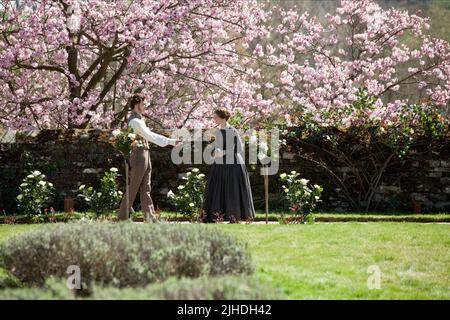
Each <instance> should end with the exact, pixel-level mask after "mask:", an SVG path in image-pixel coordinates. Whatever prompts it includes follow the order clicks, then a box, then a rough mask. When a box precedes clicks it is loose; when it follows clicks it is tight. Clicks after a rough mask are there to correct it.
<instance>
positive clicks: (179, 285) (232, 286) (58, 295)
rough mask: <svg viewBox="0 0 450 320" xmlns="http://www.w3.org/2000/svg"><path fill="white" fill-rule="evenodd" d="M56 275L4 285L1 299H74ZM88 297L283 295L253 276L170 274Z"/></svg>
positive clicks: (94, 291)
mask: <svg viewBox="0 0 450 320" xmlns="http://www.w3.org/2000/svg"><path fill="white" fill-rule="evenodd" d="M74 298H75V295H74V294H73V291H71V290H69V289H68V288H67V286H66V284H65V283H64V281H61V280H59V279H55V278H51V279H48V280H47V281H46V283H45V286H44V287H42V288H21V289H6V290H1V291H0V299H2V300H4V299H10V300H17V299H27V300H36V299H46V300H54V299H59V300H63V299H64V300H65V299H74ZM87 298H88V299H96V300H149V299H155V300H211V299H214V300H244V299H252V300H255V299H265V300H270V299H282V298H283V294H282V292H281V291H280V290H279V289H277V288H272V287H270V286H268V285H264V284H261V283H260V281H259V280H258V279H255V278H253V277H241V276H226V277H214V278H208V277H201V278H197V279H187V278H182V279H178V278H170V279H168V280H166V281H164V282H162V283H157V284H150V285H148V286H146V287H143V288H124V289H117V288H114V287H102V286H97V285H94V286H93V289H92V294H91V295H90V296H88V297H87Z"/></svg>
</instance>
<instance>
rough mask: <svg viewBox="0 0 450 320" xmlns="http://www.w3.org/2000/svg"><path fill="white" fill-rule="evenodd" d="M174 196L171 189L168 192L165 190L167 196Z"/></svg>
mask: <svg viewBox="0 0 450 320" xmlns="http://www.w3.org/2000/svg"><path fill="white" fill-rule="evenodd" d="M174 196H175V194H174V193H173V192H172V190H169V192H167V198H173V197H174Z"/></svg>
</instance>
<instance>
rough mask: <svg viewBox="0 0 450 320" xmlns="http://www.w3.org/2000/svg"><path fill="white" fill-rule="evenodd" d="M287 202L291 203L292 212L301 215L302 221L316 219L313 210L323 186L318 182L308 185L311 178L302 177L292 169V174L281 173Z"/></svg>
mask: <svg viewBox="0 0 450 320" xmlns="http://www.w3.org/2000/svg"><path fill="white" fill-rule="evenodd" d="M280 178H281V181H282V182H283V183H284V184H285V185H283V186H282V188H283V191H284V196H285V199H286V202H287V203H288V204H289V206H290V208H291V210H292V212H293V213H294V214H295V215H298V216H299V218H300V219H299V220H300V222H312V221H314V220H313V219H314V218H313V216H312V211H313V210H314V209H315V207H316V204H317V202H319V201H320V195H321V193H322V191H323V188H322V187H321V186H319V185H317V184H315V185H314V186H312V187H311V186H308V182H309V180H306V179H300V174H299V173H297V172H296V171H291V174H286V173H282V174H280Z"/></svg>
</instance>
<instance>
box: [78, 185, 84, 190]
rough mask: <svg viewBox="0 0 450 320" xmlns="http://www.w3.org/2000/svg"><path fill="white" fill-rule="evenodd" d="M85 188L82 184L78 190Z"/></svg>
mask: <svg viewBox="0 0 450 320" xmlns="http://www.w3.org/2000/svg"><path fill="white" fill-rule="evenodd" d="M85 187H86V186H85V185H84V184H82V185H81V186H80V187H79V188H78V190H83V189H84V188H85Z"/></svg>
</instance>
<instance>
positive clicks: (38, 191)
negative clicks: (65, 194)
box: [17, 170, 55, 215]
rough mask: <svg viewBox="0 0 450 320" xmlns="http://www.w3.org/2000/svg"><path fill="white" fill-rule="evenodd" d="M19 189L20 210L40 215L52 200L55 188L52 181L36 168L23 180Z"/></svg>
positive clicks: (18, 204) (18, 201) (18, 203)
mask: <svg viewBox="0 0 450 320" xmlns="http://www.w3.org/2000/svg"><path fill="white" fill-rule="evenodd" d="M19 190H20V191H19V192H20V193H19V195H18V196H17V206H18V209H19V211H20V212H21V213H23V214H27V215H38V214H41V213H42V208H44V207H45V206H47V205H48V204H49V203H50V201H51V200H52V197H53V195H54V190H55V189H54V188H53V184H52V183H50V182H47V181H45V175H44V174H42V173H41V172H40V171H37V170H36V171H33V172H32V173H30V174H29V175H28V176H26V177H25V178H24V179H23V180H22V184H21V185H20V187H19Z"/></svg>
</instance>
